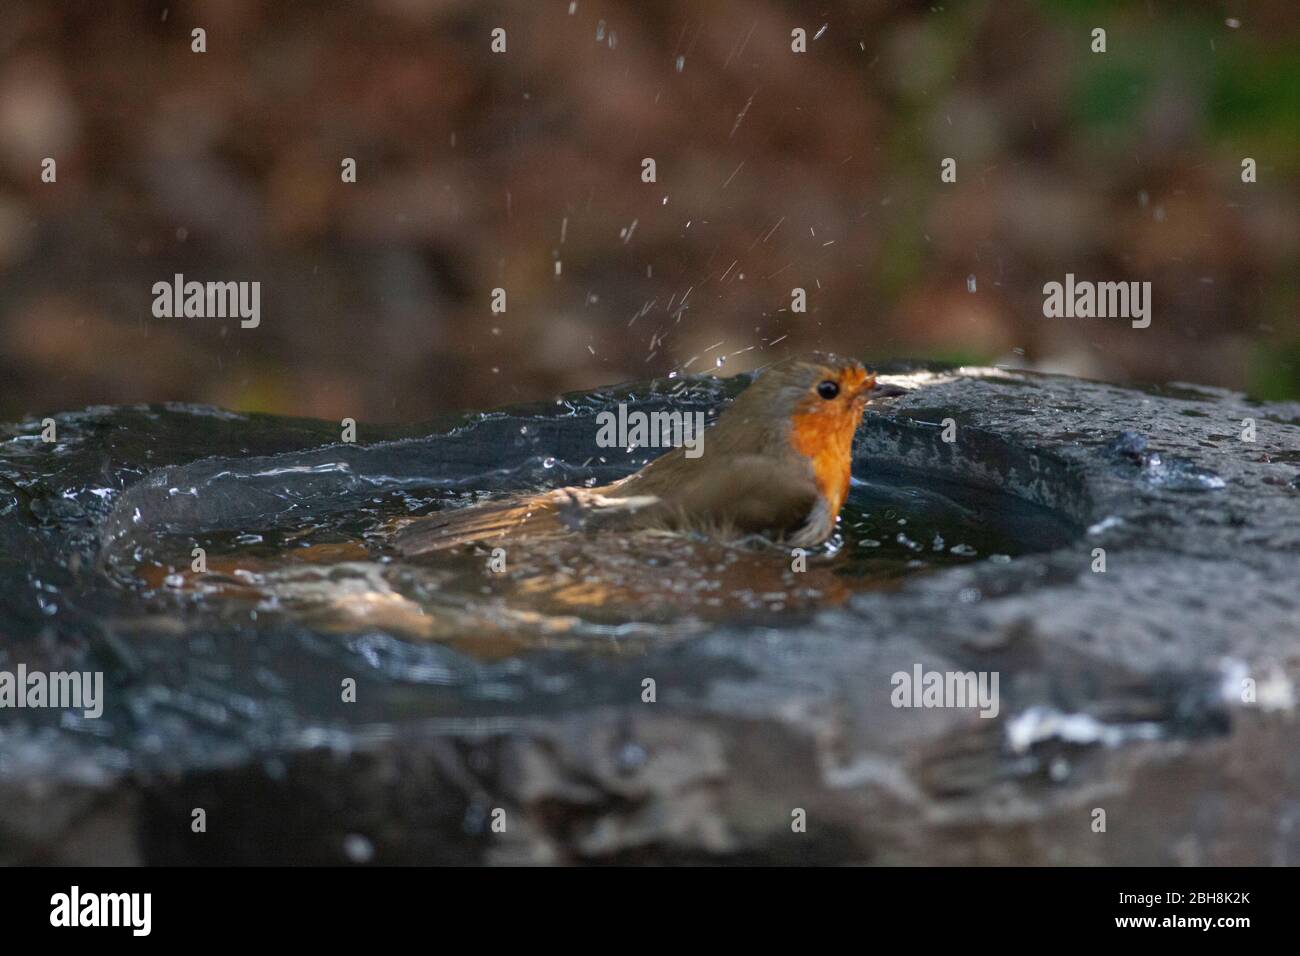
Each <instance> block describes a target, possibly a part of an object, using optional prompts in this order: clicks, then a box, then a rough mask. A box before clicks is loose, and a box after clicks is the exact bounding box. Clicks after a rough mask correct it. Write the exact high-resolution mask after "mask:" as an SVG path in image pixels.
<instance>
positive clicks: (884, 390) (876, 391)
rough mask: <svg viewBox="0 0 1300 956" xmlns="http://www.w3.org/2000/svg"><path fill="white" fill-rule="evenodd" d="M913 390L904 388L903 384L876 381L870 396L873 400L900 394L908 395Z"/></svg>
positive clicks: (896, 396) (894, 396)
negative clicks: (887, 383)
mask: <svg viewBox="0 0 1300 956" xmlns="http://www.w3.org/2000/svg"><path fill="white" fill-rule="evenodd" d="M911 391H912V390H911V389H910V388H903V386H901V385H886V384H885V383H884V382H876V383H875V386H874V387H873V388H872V389H871V393H870V396H869V397H870V398H871V400H872V401H875V400H876V399H878V398H898V397H899V396H900V395H906V394H908V393H909V392H911Z"/></svg>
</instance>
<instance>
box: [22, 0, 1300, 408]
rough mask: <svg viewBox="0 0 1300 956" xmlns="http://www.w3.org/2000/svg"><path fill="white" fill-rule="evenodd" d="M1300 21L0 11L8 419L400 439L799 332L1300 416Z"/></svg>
mask: <svg viewBox="0 0 1300 956" xmlns="http://www.w3.org/2000/svg"><path fill="white" fill-rule="evenodd" d="M1298 22H1300V16H1297V10H1296V5H1295V0H1251V2H1249V3H1247V2H1227V3H1224V2H1186V0H1183V2H1156V0H1150V2H1123V3H1083V2H1077V0H1068V2H1067V0H1050V2H1049V0H1044V2H1036V3H1035V2H1028V0H1001V2H987V3H981V2H973V3H964V2H963V3H945V4H935V3H931V2H926V3H900V2H858V3H848V2H835V0H821V2H818V3H795V2H777V0H709V2H706V3H702V2H698V0H667V2H657V3H647V2H645V0H576V2H570V0H517V2H495V3H494V2H483V0H368V2H311V3H256V2H248V0H196V2H179V3H178V2H138V3H133V2H115V3H111V4H110V3H101V2H90V0H87V2H75V0H73V2H50V0H5V2H4V9H3V16H0V418H4V419H6V420H8V419H15V418H19V417H22V416H26V415H38V416H39V415H43V414H45V413H50V412H55V411H61V410H66V409H70V408H76V407H80V406H83V405H87V404H105V403H123V402H146V401H149V402H155V401H169V400H182V401H200V402H210V403H214V404H218V405H223V406H227V407H230V408H235V409H240V410H247V411H267V412H278V413H284V414H293V415H310V416H320V417H326V418H336V419H337V418H341V417H345V416H351V417H354V418H357V419H359V420H372V421H380V420H383V421H415V420H421V419H425V418H428V417H430V416H432V415H434V414H435V413H439V412H443V411H450V410H456V409H465V408H475V407H484V406H490V405H497V404H504V403H509V402H514V401H520V400H532V399H539V398H547V397H551V396H553V395H555V394H556V393H558V392H560V391H563V390H568V389H579V388H589V387H594V386H598V385H603V384H609V383H612V382H616V381H624V380H628V379H640V378H647V377H651V376H655V375H663V374H665V373H667V372H669V371H672V370H680V369H686V370H687V371H688V372H695V371H709V370H714V369H717V368H718V366H719V363H720V362H721V363H722V366H721V368H722V371H723V373H724V374H730V373H731V372H734V371H741V370H744V369H746V368H750V367H753V366H755V365H757V364H761V363H763V362H767V361H770V360H772V359H773V358H777V357H781V356H783V355H786V354H791V353H794V352H800V351H804V350H807V349H810V348H830V349H834V350H836V351H841V352H847V353H852V354H856V355H859V356H860V357H862V358H864V359H867V360H868V361H871V360H882V359H887V358H904V357H915V358H939V359H946V360H954V361H961V362H981V363H982V362H1000V363H1005V364H1014V365H1024V366H1028V367H1034V368H1041V369H1046V370H1052V371H1065V372H1070V373H1073V374H1078V375H1084V376H1089V377H1097V378H1105V379H1112V380H1118V381H1140V382H1163V381H1168V380H1183V381H1196V382H1202V383H1206V384H1215V385H1224V386H1230V387H1233V388H1240V389H1245V390H1248V391H1250V392H1251V393H1253V394H1255V395H1257V396H1259V397H1264V398H1277V397H1295V396H1297V395H1300V320H1298V318H1297V286H1298V285H1300V269H1298V268H1297V262H1298V261H1300V259H1298V257H1297V252H1300V217H1298V216H1297V192H1298V191H1297V183H1298V181H1300V177H1298V175H1297V174H1298V173H1300V31H1298V30H1297V23H1298ZM195 27H202V28H203V29H204V30H206V33H207V52H206V53H201V54H200V53H194V52H191V31H192V30H193V29H194V28H195ZM496 27H501V28H504V29H505V30H506V36H507V50H506V52H505V53H502V54H494V53H492V52H491V50H490V44H491V31H492V30H493V29H494V28H496ZM796 27H799V28H803V29H804V30H806V31H807V38H808V40H807V48H808V49H807V52H806V53H804V54H796V53H793V52H792V51H791V30H792V29H794V28H796ZM1095 27H1104V28H1105V29H1106V31H1107V38H1106V41H1107V52H1106V53H1104V54H1098V53H1093V52H1092V51H1091V49H1090V47H1091V43H1092V38H1091V31H1092V29H1093V28H1095ZM45 157H52V158H55V159H56V161H57V177H58V178H57V182H56V183H53V184H47V183H43V182H42V181H41V175H40V174H41V162H42V160H43V159H44V158H45ZM345 157H352V158H355V159H356V161H357V182H356V183H354V184H352V183H344V182H342V181H341V176H340V163H341V161H342V160H343V159H344V158H345ZM647 157H649V158H653V159H654V160H655V163H656V175H657V181H656V182H654V183H645V182H643V181H642V160H643V159H644V158H647ZM945 157H952V158H955V159H956V160H957V182H956V183H943V182H941V181H940V163H941V161H942V160H943V159H944V158H945ZM1245 157H1251V158H1253V159H1254V160H1255V161H1256V163H1257V165H1258V182H1256V183H1253V184H1247V183H1243V182H1242V177H1241V162H1242V159H1243V158H1245ZM178 272H179V273H183V274H184V275H185V277H186V279H187V280H198V281H231V280H249V281H259V282H260V283H261V286H262V304H261V308H262V320H261V326H260V327H259V328H257V329H241V328H240V327H239V323H238V321H235V320H220V319H195V318H190V319H184V318H175V319H158V318H154V317H153V315H152V312H151V307H152V302H153V295H152V291H151V288H152V286H153V284H154V283H155V282H158V281H170V280H171V278H172V276H173V275H174V274H175V273H178ZM1067 272H1073V273H1075V275H1076V276H1077V277H1078V278H1079V279H1093V280H1098V281H1144V280H1149V281H1151V282H1152V284H1153V298H1154V309H1153V321H1152V324H1151V327H1150V328H1148V329H1143V330H1137V329H1132V328H1131V327H1130V326H1129V323H1128V322H1127V321H1124V320H1116V319H1047V318H1044V317H1043V315H1042V303H1043V293H1042V287H1043V284H1044V283H1045V282H1049V281H1062V280H1063V279H1064V277H1065V274H1066V273H1067ZM495 287H502V288H504V289H506V290H507V296H508V299H507V303H508V307H507V311H506V313H505V314H499V315H498V314H493V312H492V311H491V308H490V305H491V295H492V289H493V288H495ZM795 287H802V288H804V289H806V290H807V312H806V313H802V314H800V313H796V312H792V311H791V309H790V305H791V290H792V289H793V288H795Z"/></svg>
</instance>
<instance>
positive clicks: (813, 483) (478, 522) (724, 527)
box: [394, 353, 903, 555]
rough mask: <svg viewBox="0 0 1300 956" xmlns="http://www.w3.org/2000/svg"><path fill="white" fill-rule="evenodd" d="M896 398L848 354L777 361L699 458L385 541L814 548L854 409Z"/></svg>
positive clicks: (413, 546) (682, 455) (845, 464)
mask: <svg viewBox="0 0 1300 956" xmlns="http://www.w3.org/2000/svg"><path fill="white" fill-rule="evenodd" d="M902 392H903V390H902V389H897V388H891V387H887V386H886V387H880V386H877V384H876V376H875V373H873V372H868V371H867V370H866V369H865V368H863V367H862V365H861V364H860V363H859V362H857V361H854V360H853V359H842V358H837V357H836V356H834V355H829V354H823V353H814V354H812V355H810V356H808V357H805V358H797V359H787V360H785V361H782V362H778V363H776V364H775V365H772V366H769V367H768V368H767V369H765V370H764V371H763V372H761V373H760V374H759V376H758V377H757V378H756V379H755V381H754V382H753V383H752V384H751V385H750V386H749V387H748V388H747V389H745V391H744V392H742V393H741V394H740V395H739V396H738V397H737V398H736V400H735V401H734V402H732V404H731V405H730V406H729V407H728V408H727V409H726V410H725V411H724V412H723V413H722V414H721V415H720V416H719V417H718V421H717V423H716V424H715V425H714V426H713V427H712V428H711V429H709V430H708V431H707V432H706V433H705V442H704V449H703V454H702V455H699V456H698V457H694V458H692V457H688V456H687V454H686V449H685V448H682V447H678V448H674V449H672V450H671V451H669V452H667V453H666V454H664V455H662V456H660V457H659V458H656V459H655V460H654V461H652V462H649V463H648V464H647V465H645V467H643V468H642V469H641V470H640V471H638V472H636V473H635V474H632V475H629V476H628V477H626V478H623V479H620V480H619V481H616V482H614V483H613V484H609V485H604V486H602V487H598V488H560V489H557V490H555V491H550V492H546V493H544V494H531V495H526V496H516V497H512V498H506V499H503V500H500V501H492V502H487V503H484V504H480V505H473V506H470V507H467V508H461V509H457V510H454V511H446V512H439V513H438V514H434V515H430V516H429V517H427V518H421V519H417V520H416V521H414V522H412V523H411V524H409V525H407V526H406V527H404V528H402V529H401V531H399V532H398V534H397V536H396V538H395V541H394V543H395V545H396V547H397V549H398V550H399V551H401V552H402V553H404V554H408V555H414V554H421V553H424V552H428V551H439V550H443V549H446V548H455V547H460V546H462V545H468V544H480V543H482V544H491V543H493V542H501V541H502V540H504V539H509V538H514V537H517V536H518V535H521V534H533V533H538V532H549V531H563V530H565V529H570V530H588V531H594V530H607V529H609V530H639V529H665V530H674V531H690V532H698V533H702V534H705V535H708V536H710V537H718V538H724V539H728V538H739V537H744V536H748V535H760V536H763V537H766V538H769V539H772V540H775V541H777V542H780V543H782V544H785V545H788V546H793V547H807V546H811V545H815V544H819V543H821V542H822V541H825V540H826V538H828V537H829V536H830V534H831V532H832V531H833V530H834V528H835V521H836V519H837V517H838V516H839V513H840V508H841V507H842V506H843V504H844V500H845V498H846V497H847V496H848V492H849V466H850V461H851V459H852V448H853V433H854V432H855V431H856V430H857V427H858V424H859V423H860V422H861V421H862V412H863V409H864V408H865V407H866V404H867V402H868V401H869V400H870V399H872V398H876V397H882V396H891V395H899V394H902Z"/></svg>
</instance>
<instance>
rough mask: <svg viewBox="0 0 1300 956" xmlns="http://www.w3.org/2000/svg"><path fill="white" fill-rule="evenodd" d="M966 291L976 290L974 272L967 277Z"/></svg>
mask: <svg viewBox="0 0 1300 956" xmlns="http://www.w3.org/2000/svg"><path fill="white" fill-rule="evenodd" d="M966 291H967V292H974V291H975V276H974V274H972V275H968V276H967V277H966Z"/></svg>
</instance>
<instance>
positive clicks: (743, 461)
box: [609, 455, 834, 543]
mask: <svg viewBox="0 0 1300 956" xmlns="http://www.w3.org/2000/svg"><path fill="white" fill-rule="evenodd" d="M704 460H705V459H703V458H699V459H689V458H686V457H684V456H680V455H679V456H674V457H673V458H672V459H667V460H664V461H663V464H662V465H660V464H659V462H655V463H654V464H655V465H658V466H659V467H657V468H655V467H654V466H652V467H651V468H647V469H646V470H645V471H643V472H641V473H640V474H638V475H634V476H632V477H631V478H629V479H627V480H626V481H624V482H621V483H620V484H618V485H616V486H614V489H612V490H611V491H610V492H609V493H610V494H613V495H629V496H631V495H653V496H655V497H659V498H661V499H662V501H663V504H662V505H660V506H659V507H657V508H655V509H651V510H650V511H648V512H646V513H645V514H644V518H645V520H647V521H654V522H656V523H659V524H663V525H666V526H669V527H678V528H683V529H688V530H703V531H706V532H707V531H713V530H722V531H725V532H728V533H730V532H739V533H740V534H761V535H765V536H767V537H771V538H782V537H786V538H789V537H791V536H793V535H796V534H797V533H798V532H799V531H800V530H801V529H803V528H804V527H805V526H806V525H807V523H808V521H809V519H810V517H812V516H814V515H815V513H816V512H817V510H818V505H819V503H820V502H821V496H820V495H819V494H818V492H817V486H816V484H815V483H814V481H813V477H812V471H811V469H810V468H809V467H808V466H807V464H806V463H804V462H801V461H797V460H793V459H789V458H787V459H774V458H773V457H772V456H770V455H734V456H729V457H728V458H727V460H726V465H725V467H723V466H722V465H721V463H720V462H719V461H712V462H710V463H709V464H708V465H707V466H706V465H704V464H703V462H704ZM822 510H825V506H824V505H823V506H822ZM831 517H832V521H833V519H834V516H831ZM819 525H820V522H819ZM810 531H811V529H810ZM817 532H818V533H817V535H814V536H813V539H812V540H810V541H807V542H803V543H813V541H821V540H822V539H823V538H825V537H826V534H828V533H829V528H826V529H822V528H820V527H819V528H818V529H817Z"/></svg>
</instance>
